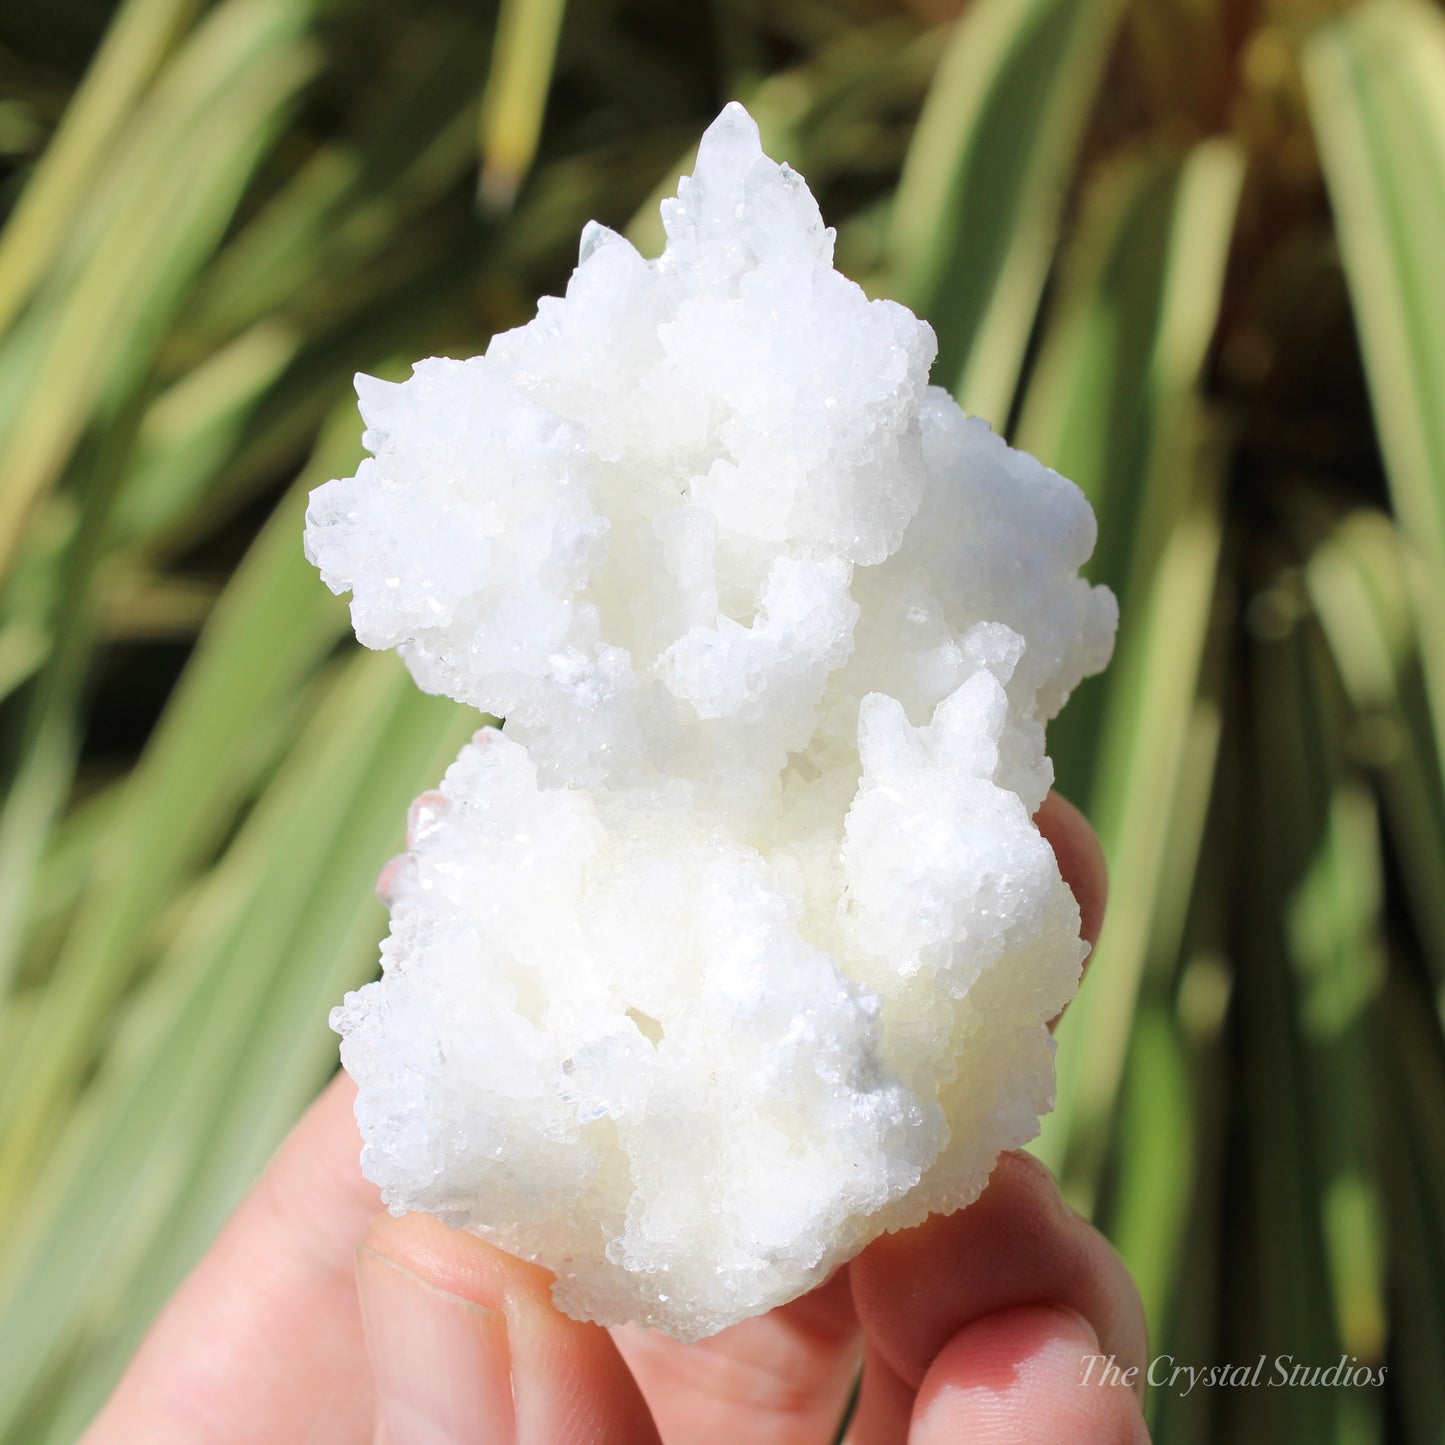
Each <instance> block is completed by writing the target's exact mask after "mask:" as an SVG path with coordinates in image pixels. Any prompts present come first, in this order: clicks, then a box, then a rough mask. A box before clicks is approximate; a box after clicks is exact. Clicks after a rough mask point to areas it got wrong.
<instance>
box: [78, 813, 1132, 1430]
mask: <svg viewBox="0 0 1445 1445" xmlns="http://www.w3.org/2000/svg"><path fill="white" fill-rule="evenodd" d="M1038 823H1039V826H1040V828H1041V830H1042V831H1043V833H1044V835H1045V836H1046V837H1047V838H1048V839H1049V841H1050V843H1052V845H1053V847H1054V851H1055V853H1056V854H1057V855H1058V858H1059V866H1060V870H1061V871H1062V873H1063V875H1064V878H1065V879H1066V881H1067V882H1068V883H1069V885H1070V886H1071V887H1072V888H1073V890H1074V893H1075V895H1076V897H1077V898H1078V899H1079V903H1080V910H1081V913H1082V915H1083V930H1084V935H1085V937H1086V938H1088V939H1089V940H1090V941H1092V940H1093V939H1094V938H1096V937H1097V934H1098V928H1099V924H1100V922H1101V919H1102V911H1103V896H1104V877H1103V864H1102V860H1101V858H1100V855H1099V851H1098V845H1097V843H1096V842H1095V840H1094V838H1093V834H1092V832H1091V831H1090V829H1089V827H1088V825H1087V823H1085V822H1084V820H1083V819H1082V817H1081V816H1080V815H1079V814H1078V813H1077V812H1076V811H1075V810H1074V809H1073V808H1072V807H1070V806H1069V805H1068V804H1067V803H1065V802H1064V801H1063V800H1062V799H1060V798H1058V797H1057V796H1056V795H1051V796H1050V798H1049V800H1048V801H1047V802H1046V803H1045V805H1044V807H1043V809H1041V810H1040V813H1039V815H1038ZM354 1097H355V1088H354V1086H353V1085H352V1084H351V1082H350V1080H348V1079H347V1078H346V1077H345V1075H338V1076H337V1078H336V1079H335V1080H333V1081H332V1083H331V1085H330V1086H329V1087H328V1088H327V1089H326V1091H325V1092H324V1093H323V1094H322V1095H321V1097H320V1099H318V1101H317V1102H316V1103H315V1104H314V1105H313V1106H312V1108H311V1109H310V1111H309V1112H308V1113H307V1115H306V1116H305V1118H303V1119H302V1121H301V1123H300V1124H299V1125H298V1126H297V1127H296V1129H295V1131H294V1132H293V1133H292V1135H291V1137H290V1138H289V1139H288V1140H287V1141H286V1143H285V1144H284V1145H283V1146H282V1148H281V1149H280V1151H279V1152H278V1153H277V1155H276V1157H275V1159H274V1160H273V1161H272V1163H271V1165H270V1166H269V1168H268V1169H267V1170H266V1172H265V1174H264V1175H263V1176H262V1178H261V1180H260V1181H259V1182H258V1183H257V1185H256V1187H255V1188H254V1189H253V1190H252V1192H251V1193H250V1195H248V1196H247V1198H246V1199H245V1200H244V1201H243V1202H242V1204H241V1206H240V1207H239V1208H238V1210H237V1211H236V1213H235V1215H234V1216H233V1217H232V1219H231V1220H230V1222H229V1223H228V1224H227V1225H226V1227H225V1229H224V1230H223V1231H222V1233H221V1235H220V1237H219V1238H218V1239H217V1241H216V1243H215V1245H214V1246H213V1247H212V1249H211V1251H210V1253H209V1254H207V1255H206V1257H205V1258H204V1259H203V1260H202V1261H201V1262H200V1264H199V1265H198V1266H197V1267H196V1269H195V1271H194V1272H193V1273H192V1274H191V1276H190V1278H189V1279H187V1280H186V1282H185V1283H184V1284H183V1285H182V1286H181V1288H180V1289H179V1290H178V1291H177V1293H176V1294H175V1296H174V1297H173V1298H172V1299H171V1301H170V1303H169V1305H168V1306H167V1307H166V1309H165V1310H164V1312H163V1313H162V1314H161V1316H160V1318H159V1319H158V1320H157V1322H156V1324H155V1326H154V1327H153V1328H152V1330H151V1332H150V1335H149V1336H148V1337H147V1339H146V1341H145V1343H144V1344H143V1345H142V1347H141V1349H140V1351H139V1352H138V1353H137V1355H136V1357H135V1359H134V1360H133V1361H132V1363H131V1365H130V1368H129V1370H128V1371H127V1373H126V1375H125V1377H124V1378H123V1379H122V1381H121V1383H120V1385H119V1386H118V1387H117V1389H116V1392H115V1394H114V1395H113V1396H112V1397H111V1400H110V1401H109V1403H108V1404H107V1405H106V1407H105V1408H104V1410H103V1411H102V1412H101V1414H100V1416H99V1417H98V1418H97V1419H96V1421H95V1422H94V1424H93V1425H92V1426H91V1428H90V1431H89V1432H88V1433H87V1435H86V1436H85V1439H84V1442H83V1445H130V1442H144V1445H172V1442H175V1445H180V1442H192V1441H194V1442H204V1445H242V1442H246V1445H251V1442H257V1441H266V1442H280V1445H290V1442H301V1441H316V1442H326V1445H333V1442H334V1445H351V1442H356V1445H375V1442H389V1445H463V1442H465V1445H483V1442H486V1445H492V1442H517V1445H656V1442H659V1441H663V1442H666V1445H711V1442H719V1445H733V1442H743V1445H803V1442H808V1445H828V1442H830V1441H831V1440H832V1439H833V1435H834V1432H835V1430H836V1426H837V1422H838V1420H839V1418H840V1417H841V1415H842V1413H843V1410H844V1408H845V1405H846V1402H847V1399H848V1396H849V1393H850V1391H851V1389H852V1384H853V1380H854V1378H855V1376H856V1371H857V1368H858V1365H859V1362H860V1361H861V1362H862V1364H863V1382H862V1388H861V1393H860V1396H859V1401H858V1407H857V1411H856V1413H855V1416H854V1419H853V1422H852V1425H851V1426H850V1429H849V1433H848V1437H847V1438H848V1442H849V1445H903V1442H907V1445H938V1442H945V1441H947V1442H950V1445H954V1442H959V1441H964V1440H967V1441H969V1442H971V1445H972V1442H981V1445H989V1442H995V1441H997V1442H1005V1441H1007V1442H1009V1445H1027V1442H1034V1441H1036V1442H1040V1445H1042V1442H1049V1445H1056V1442H1069V1445H1091V1442H1103V1441H1108V1442H1111V1445H1112V1442H1116V1441H1140V1440H1145V1439H1147V1436H1146V1434H1145V1430H1144V1425H1143V1417H1142V1414H1141V1412H1140V1402H1139V1397H1138V1395H1137V1394H1136V1393H1135V1391H1134V1390H1131V1389H1130V1388H1128V1387H1127V1386H1124V1385H1122V1384H1111V1385H1099V1384H1097V1383H1094V1384H1087V1385H1086V1384H1083V1383H1082V1381H1083V1379H1084V1377H1085V1367H1086V1363H1087V1360H1088V1358H1089V1357H1090V1356H1097V1355H1105V1356H1107V1355H1113V1356H1114V1357H1115V1360H1116V1362H1117V1364H1118V1365H1119V1367H1120V1368H1121V1369H1124V1368H1127V1367H1128V1366H1130V1365H1136V1366H1139V1367H1140V1368H1139V1370H1138V1372H1137V1375H1136V1376H1135V1378H1136V1379H1139V1380H1142V1378H1143V1373H1144V1371H1143V1366H1144V1364H1145V1358H1146V1344H1145V1331H1144V1321H1143V1315H1142V1312H1141V1310H1140V1307H1139V1301H1138V1295H1137V1293H1136V1291H1135V1290H1134V1287H1133V1284H1132V1281H1131V1280H1130V1279H1129V1276H1128V1273H1127V1271H1126V1270H1125V1269H1124V1266H1123V1264H1122V1262H1121V1261H1120V1260H1119V1258H1118V1256H1117V1255H1116V1254H1115V1253H1114V1252H1113V1250H1112V1249H1111V1248H1110V1246H1109V1245H1108V1244H1107V1243H1106V1242H1105V1241H1104V1239H1103V1238H1102V1236H1100V1235H1099V1234H1098V1233H1097V1232H1096V1231H1095V1230H1094V1229H1093V1228H1092V1227H1091V1226H1090V1225H1089V1224H1087V1223H1086V1222H1085V1221H1084V1220H1083V1219H1081V1218H1079V1217H1078V1216H1077V1215H1074V1214H1072V1213H1071V1212H1070V1211H1069V1210H1068V1209H1067V1207H1066V1206H1065V1205H1064V1203H1063V1201H1062V1199H1061V1197H1060V1195H1059V1192H1058V1189H1057V1186H1056V1185H1055V1184H1054V1182H1053V1180H1052V1179H1051V1178H1050V1176H1049V1175H1048V1173H1047V1171H1046V1170H1044V1169H1043V1167H1042V1166H1041V1165H1039V1164H1037V1163H1036V1162H1034V1161H1033V1160H1032V1159H1030V1158H1029V1157H1028V1156H1027V1155H1024V1154H1006V1155H1004V1156H1003V1157H1002V1158H1001V1159H1000V1161H999V1164H998V1167H997V1168H996V1169H995V1171H994V1174H993V1177H992V1179H991V1180H990V1181H989V1185H988V1188H987V1189H986V1190H985V1192H984V1194H983V1195H982V1197H981V1198H980V1199H979V1200H978V1201H977V1202H976V1203H974V1204H973V1205H971V1206H970V1207H969V1208H968V1209H966V1210H963V1211H961V1212H959V1213H957V1214H952V1215H949V1216H946V1217H938V1216H936V1217H934V1218H931V1219H929V1220H928V1221H927V1222H926V1223H925V1224H923V1225H922V1226H920V1227H919V1228H917V1229H912V1230H905V1231H902V1232H900V1233H898V1234H896V1235H890V1236H885V1237H884V1238H882V1239H879V1240H877V1241H875V1242H874V1243H873V1244H872V1245H870V1246H869V1247H868V1248H867V1249H866V1250H864V1251H863V1253H862V1254H861V1255H859V1257H858V1258H857V1259H855V1260H854V1261H853V1262H852V1263H851V1264H849V1265H847V1266H845V1267H844V1268H843V1269H841V1270H839V1271H837V1273H835V1274H834V1276H833V1277H832V1279H831V1280H829V1281H828V1283H826V1284H824V1285H823V1286H821V1287H820V1288H819V1289H816V1290H813V1291H812V1292H811V1293H809V1294H807V1295H804V1296H803V1297H802V1298H801V1299H797V1300H794V1301H793V1302H792V1303H791V1304H788V1305H785V1306H783V1307H782V1308H781V1309H776V1310H773V1311H772V1312H770V1313H769V1314H767V1315H764V1316H761V1317H759V1318H757V1319H753V1320H747V1321H745V1322H744V1323H742V1324H740V1325H736V1326H734V1327H733V1328H731V1329H728V1330H724V1331H723V1332H722V1333H721V1334H719V1335H716V1336H714V1337H713V1338H712V1339H708V1340H704V1341H701V1342H700V1343H698V1344H695V1345H682V1344H679V1343H678V1342H677V1341H676V1340H672V1339H669V1338H668V1337H666V1336H664V1335H659V1334H656V1333H653V1332H649V1331H644V1330H639V1329H635V1328H630V1327H629V1328H623V1329H616V1330H611V1331H608V1330H604V1329H601V1328H600V1327H599V1326H597V1325H590V1324H581V1323H579V1322H577V1321H575V1320H571V1319H568V1318H566V1317H565V1316H564V1315H562V1314H560V1313H559V1312H558V1311H557V1310H556V1309H555V1308H554V1307H553V1305H552V1303H551V1298H550V1282H551V1276H550V1275H549V1274H548V1273H547V1272H546V1271H545V1270H543V1269H540V1268H539V1267H537V1266H536V1265H531V1264H527V1263H524V1262H523V1261H521V1260H517V1259H514V1258H512V1257H511V1256H510V1255H507V1254H504V1253H503V1252H502V1251H500V1250H498V1249H495V1248H493V1247H492V1246H491V1245H488V1244H486V1243H484V1242H483V1241H481V1240H479V1239H476V1238H474V1237H473V1236H471V1235H468V1234H464V1233H461V1232H459V1231H453V1230H450V1229H448V1228H446V1226H444V1225H442V1224H440V1223H439V1222H438V1221H436V1220H435V1219H432V1218H430V1217H428V1216H426V1215H407V1216H405V1217H403V1218H401V1219H393V1218H392V1217H391V1216H390V1215H388V1214H386V1213H384V1212H379V1211H380V1207H381V1206H380V1200H379V1198H378V1196H377V1193H376V1190H375V1189H374V1188H372V1186H370V1185H369V1184H367V1183H366V1182H365V1180H363V1179H362V1177H361V1174H360V1172H359V1169H358V1167H357V1156H358V1154H359V1152H360V1140H359V1137H358V1135H357V1131H356V1125H355V1122H354V1120H353V1119H352V1116H351V1105H352V1100H353V1099H354ZM1094 1373H1095V1378H1097V1373H1098V1372H1097V1371H1095V1372H1094Z"/></svg>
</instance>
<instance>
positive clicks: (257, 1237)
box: [84, 1074, 381, 1445]
mask: <svg viewBox="0 0 1445 1445" xmlns="http://www.w3.org/2000/svg"><path fill="white" fill-rule="evenodd" d="M355 1097H356V1086H355V1085H354V1084H353V1083H352V1082H351V1080H350V1079H349V1078H347V1077H346V1075H345V1074H338V1075H337V1076H336V1077H335V1078H334V1079H333V1080H332V1081H331V1083H330V1084H329V1085H328V1086H327V1088H326V1089H325V1090H324V1091H323V1093H322V1094H321V1096H320V1097H319V1098H318V1099H317V1100H316V1102H315V1103H314V1104H312V1106H311V1108H310V1109H309V1110H308V1111H307V1112H306V1114H305V1115H304V1116H303V1117H302V1119H301V1122H300V1123H299V1124H297V1126H296V1127H295V1129H294V1130H292V1132H291V1134H290V1136H289V1137H288V1138H287V1139H286V1141H285V1143H284V1144H282V1146H281V1148H280V1149H279V1150H278V1151H277V1153H276V1155H275V1157H274V1158H273V1159H272V1161H271V1163H270V1164H269V1165H268V1166H267V1168H266V1170H265V1172H264V1174H263V1175H262V1176H261V1178H260V1180H259V1181H258V1182H257V1184H256V1185H255V1187H254V1188H253V1189H252V1190H251V1192H250V1193H249V1194H248V1195H247V1196H246V1198H245V1199H244V1200H243V1201H242V1202H241V1204H240V1206H239V1207H238V1208H237V1210H236V1212H235V1214H233V1215H232V1216H231V1218H230V1220H229V1221H228V1222H227V1223H226V1225H225V1227H224V1228H223V1229H222V1231H221V1233H220V1235H219V1236H218V1238H217V1240H216V1243H215V1244H214V1245H213V1246H212V1247H211V1249H210V1250H209V1251H208V1252H207V1254H206V1256H205V1257H204V1258H203V1259H202V1260H201V1262H200V1263H199V1264H198V1265H197V1266H196V1268H195V1269H194V1270H193V1271H192V1272H191V1274H190V1276H189V1277H188V1278H187V1279H186V1281H185V1283H184V1284H182V1285H181V1287H180V1289H179V1290H178V1291H177V1292H176V1294H175V1295H173V1296H172V1298H171V1300H170V1302H169V1303H168V1304H167V1305H166V1307H165V1309H164V1310H163V1311H162V1312H161V1315H160V1317H159V1318H158V1319H157V1320H156V1322H155V1324H154V1325H153V1326H152V1327H151V1330H150V1333H149V1334H148V1335H147V1336H146V1339H145V1341H144V1343H143V1344H142V1345H141V1348H140V1350H139V1351H138V1352H137V1354H136V1356H135V1358H134V1359H133V1360H132V1361H131V1364H130V1367H129V1368H128V1369H127V1371H126V1373H125V1376H124V1377H123V1378H122V1380H121V1382H120V1384H119V1385H118V1386H117V1388H116V1391H115V1393H114V1394H113V1395H112V1396H111V1398H110V1400H109V1402H108V1403H107V1404H106V1406H105V1408H104V1409H103V1410H102V1411H101V1413H100V1415H99V1416H98V1417H97V1418H96V1420H95V1422H94V1423H93V1424H92V1425H91V1427H90V1430H89V1432H88V1433H87V1434H86V1436H85V1437H84V1445H110V1442H116V1445H119V1442H122V1441H132V1440H139V1439H148V1440H160V1439H168V1438H171V1437H172V1433H174V1436H175V1438H185V1439H194V1438H204V1439H205V1440H206V1441H208V1442H211V1445H242V1442H250V1441H255V1440H302V1439H318V1440H320V1439H325V1440H332V1441H336V1442H338V1445H345V1442H348V1441H357V1442H364V1441H370V1440H371V1438H372V1426H373V1420H374V1411H373V1402H372V1392H371V1385H370V1381H369V1378H368V1375H367V1371H366V1351H365V1347H364V1344H363V1338H362V1331H361V1313H360V1308H359V1306H358V1303H357V1298H356V1284H355V1256H356V1248H357V1245H358V1244H359V1243H360V1242H361V1240H362V1238H363V1237H364V1236H365V1234H366V1229H367V1225H368V1224H369V1223H370V1221H371V1219H372V1217H373V1216H374V1215H375V1214H376V1213H377V1211H378V1209H380V1207H381V1200H380V1197H379V1196H378V1194H377V1191H376V1189H375V1187H374V1186H372V1185H370V1184H368V1183H367V1182H366V1180H365V1179H363V1178H362V1175H361V1170H360V1168H359V1167H358V1165H357V1159H358V1156H359V1155H360V1152H361V1139H360V1136H359V1134H358V1132H357V1128H356V1121H355V1119H354V1118H353V1117H352V1103H353V1101H354V1099H355Z"/></svg>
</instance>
